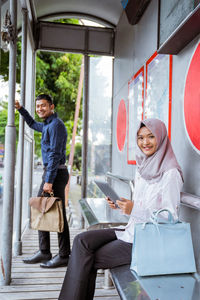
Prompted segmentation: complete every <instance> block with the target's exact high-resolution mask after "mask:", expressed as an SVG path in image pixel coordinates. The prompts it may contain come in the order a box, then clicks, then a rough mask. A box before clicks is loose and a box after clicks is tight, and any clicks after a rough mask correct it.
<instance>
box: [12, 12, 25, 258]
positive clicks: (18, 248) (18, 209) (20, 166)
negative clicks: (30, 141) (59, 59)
mask: <svg viewBox="0 0 200 300" xmlns="http://www.w3.org/2000/svg"><path fill="white" fill-rule="evenodd" d="M27 16H28V11H27V9H24V8H22V50H21V105H23V106H24V105H25V94H26V57H27V55H26V54H27ZM17 157H18V162H17V187H16V215H15V217H16V221H15V242H14V255H21V254H22V241H21V225H22V197H23V192H22V187H23V164H24V119H23V117H22V116H21V115H20V119H19V143H18V156H17Z"/></svg>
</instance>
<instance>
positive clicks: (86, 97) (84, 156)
mask: <svg viewBox="0 0 200 300" xmlns="http://www.w3.org/2000/svg"><path fill="white" fill-rule="evenodd" d="M88 87H89V56H88V55H87V54H86V55H85V56H84V97H83V141H82V180H81V198H82V199H83V198H86V197H87V176H88V174H87V164H88V117H89V89H88ZM81 227H82V228H83V227H84V219H83V217H82V219H81Z"/></svg>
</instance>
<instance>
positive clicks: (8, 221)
mask: <svg viewBox="0 0 200 300" xmlns="http://www.w3.org/2000/svg"><path fill="white" fill-rule="evenodd" d="M10 14H11V22H12V24H13V26H14V27H13V28H14V37H16V26H17V0H10ZM16 53H17V43H16V38H14V40H13V41H11V42H10V58H9V98H8V119H7V126H6V132H5V165H4V195H3V219H2V237H1V272H0V277H1V285H9V284H10V282H11V263H12V234H13V202H14V179H15V143H16V128H15V109H14V102H15V88H16Z"/></svg>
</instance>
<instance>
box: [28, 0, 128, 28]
mask: <svg viewBox="0 0 200 300" xmlns="http://www.w3.org/2000/svg"><path fill="white" fill-rule="evenodd" d="M32 3H33V5H34V7H35V11H36V14H37V18H42V17H45V16H48V15H53V14H54V15H56V14H58V15H59V14H65V13H67V14H69V13H73V14H75V13H77V14H83V15H91V16H94V17H96V18H100V19H102V20H105V21H107V22H109V23H111V24H113V25H114V26H116V25H117V24H118V21H119V18H120V16H121V14H122V12H123V7H122V5H121V1H120V0H100V1H99V0H57V1H55V0H42V1H41V0H32Z"/></svg>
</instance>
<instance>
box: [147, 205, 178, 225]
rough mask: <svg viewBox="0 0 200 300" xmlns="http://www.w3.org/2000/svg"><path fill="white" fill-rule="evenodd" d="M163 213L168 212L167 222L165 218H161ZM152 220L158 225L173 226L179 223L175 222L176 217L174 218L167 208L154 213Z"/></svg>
mask: <svg viewBox="0 0 200 300" xmlns="http://www.w3.org/2000/svg"><path fill="white" fill-rule="evenodd" d="M162 212H168V219H167V220H166V219H164V218H163V217H161V218H159V214H161V213H162ZM151 220H152V221H153V222H156V223H171V224H174V223H177V221H175V220H174V217H173V215H172V213H171V211H170V210H169V209H167V208H162V209H159V210H157V211H155V212H153V213H152V215H151Z"/></svg>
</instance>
